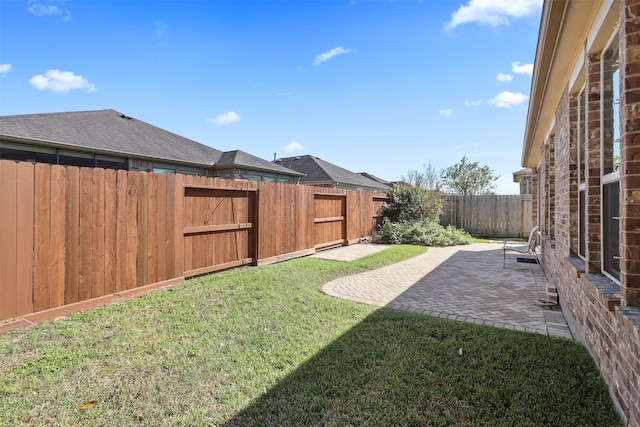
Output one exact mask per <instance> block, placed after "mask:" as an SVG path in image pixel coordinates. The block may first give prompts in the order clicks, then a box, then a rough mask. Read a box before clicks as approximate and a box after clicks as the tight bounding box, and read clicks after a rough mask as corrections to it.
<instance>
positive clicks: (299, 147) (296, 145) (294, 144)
mask: <svg viewBox="0 0 640 427" xmlns="http://www.w3.org/2000/svg"><path fill="white" fill-rule="evenodd" d="M282 149H283V150H284V151H286V152H287V153H290V152H292V151H300V150H304V147H303V146H302V144H300V143H299V142H298V141H291V144H289V145H285V146H284V147H282Z"/></svg>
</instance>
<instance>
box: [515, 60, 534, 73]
mask: <svg viewBox="0 0 640 427" xmlns="http://www.w3.org/2000/svg"><path fill="white" fill-rule="evenodd" d="M511 71H513V72H514V73H516V74H528V75H530V76H531V75H533V64H522V65H520V63H519V62H518V61H516V62H513V63H511Z"/></svg>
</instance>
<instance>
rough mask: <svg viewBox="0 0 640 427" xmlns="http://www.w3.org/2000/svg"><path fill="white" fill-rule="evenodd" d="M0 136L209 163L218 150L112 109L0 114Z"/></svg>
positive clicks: (203, 163)
mask: <svg viewBox="0 0 640 427" xmlns="http://www.w3.org/2000/svg"><path fill="white" fill-rule="evenodd" d="M0 136H3V137H18V138H23V139H26V140H31V141H32V142H48V143H51V144H54V145H56V146H60V145H66V146H68V147H69V148H74V149H81V150H85V151H98V152H110V153H114V154H120V155H123V154H126V155H129V156H132V157H143V158H152V159H164V160H169V161H172V162H178V163H180V162H184V163H191V164H197V165H202V166H210V165H211V164H212V163H214V162H216V161H217V160H218V159H219V158H220V156H221V155H222V152H221V151H219V150H216V149H215V148H211V147H208V146H206V145H204V144H200V143H199V142H196V141H193V140H191V139H188V138H185V137H182V136H180V135H177V134H175V133H172V132H169V131H166V130H164V129H160V128H158V127H156V126H153V125H150V124H148V123H145V122H143V121H140V120H137V119H135V118H131V117H127V116H125V115H124V114H121V113H119V112H117V111H115V110H95V111H79V112H69V113H47V114H25V115H19V116H2V117H0Z"/></svg>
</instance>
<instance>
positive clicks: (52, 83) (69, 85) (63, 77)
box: [29, 70, 98, 93]
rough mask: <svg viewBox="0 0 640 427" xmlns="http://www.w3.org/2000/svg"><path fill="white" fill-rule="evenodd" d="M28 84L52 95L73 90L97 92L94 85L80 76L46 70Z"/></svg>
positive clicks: (67, 72)
mask: <svg viewBox="0 0 640 427" xmlns="http://www.w3.org/2000/svg"><path fill="white" fill-rule="evenodd" d="M29 83H31V85H32V86H33V87H35V88H36V89H38V90H48V91H50V92H54V93H66V92H69V91H72V90H74V89H86V90H87V92H97V90H98V89H96V85H94V84H93V83H91V82H89V80H87V79H86V78H84V77H82V76H77V75H75V74H74V73H73V72H71V71H60V70H47V72H46V73H44V76H43V75H42V74H38V75H37V76H33V77H31V78H30V79H29Z"/></svg>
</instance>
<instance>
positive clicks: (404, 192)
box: [384, 185, 442, 222]
mask: <svg viewBox="0 0 640 427" xmlns="http://www.w3.org/2000/svg"><path fill="white" fill-rule="evenodd" d="M388 195H389V201H388V202H387V204H386V205H385V208H384V216H385V217H387V218H388V219H389V220H390V221H392V222H414V221H425V220H430V221H437V220H438V218H439V217H440V214H441V213H442V197H441V196H440V194H439V193H437V192H434V191H429V190H424V189H421V188H418V187H407V186H403V185H396V186H394V187H393V189H391V190H389V192H388Z"/></svg>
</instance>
